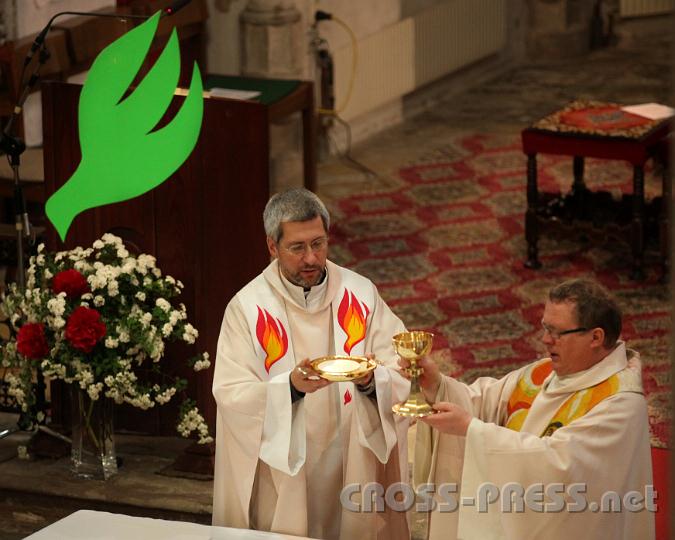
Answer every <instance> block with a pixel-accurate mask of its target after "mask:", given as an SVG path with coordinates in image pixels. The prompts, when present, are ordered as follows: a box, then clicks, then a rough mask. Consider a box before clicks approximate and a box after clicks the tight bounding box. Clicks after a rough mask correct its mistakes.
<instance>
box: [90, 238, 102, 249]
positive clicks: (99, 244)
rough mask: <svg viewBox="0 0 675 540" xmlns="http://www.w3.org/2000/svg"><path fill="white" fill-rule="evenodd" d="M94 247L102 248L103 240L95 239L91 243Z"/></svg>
mask: <svg viewBox="0 0 675 540" xmlns="http://www.w3.org/2000/svg"><path fill="white" fill-rule="evenodd" d="M92 245H93V246H94V248H95V249H103V246H104V245H105V244H104V243H103V242H101V241H100V240H95V241H94V243H93V244H92Z"/></svg>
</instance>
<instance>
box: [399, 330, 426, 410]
mask: <svg viewBox="0 0 675 540" xmlns="http://www.w3.org/2000/svg"><path fill="white" fill-rule="evenodd" d="M433 337H434V335H433V334H431V333H429V332H420V331H418V330H415V331H412V332H401V333H400V334H396V335H395V336H394V337H393V338H392V339H393V341H394V349H396V352H397V353H398V355H399V356H400V357H401V358H405V359H406V360H408V361H409V362H410V367H409V368H408V370H407V371H408V373H409V374H410V395H408V399H407V400H405V401H404V402H403V403H397V404H396V405H394V406H393V407H392V410H393V411H394V413H395V414H398V415H400V416H412V417H415V418H420V417H422V416H428V415H430V414H433V412H434V410H433V409H432V408H431V405H429V403H427V400H426V399H425V398H424V394H423V393H422V391H421V390H420V383H419V380H418V377H419V376H420V374H421V373H422V369H421V368H419V367H417V360H418V359H419V358H420V357H421V356H424V355H425V354H429V351H431V341H432V339H433Z"/></svg>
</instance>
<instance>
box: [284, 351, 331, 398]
mask: <svg viewBox="0 0 675 540" xmlns="http://www.w3.org/2000/svg"><path fill="white" fill-rule="evenodd" d="M290 378H291V384H292V385H293V387H294V388H295V389H296V390H297V391H298V392H302V393H303V394H311V393H312V392H316V391H317V390H320V389H321V388H323V387H324V386H328V385H329V384H330V383H331V381H327V380H326V379H322V378H321V377H319V374H318V373H317V372H316V371H314V370H313V369H312V365H311V362H310V361H309V358H305V359H304V360H303V361H302V362H300V363H299V364H298V365H297V366H295V368H293V370H292V371H291V377H290Z"/></svg>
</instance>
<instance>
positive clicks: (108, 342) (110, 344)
mask: <svg viewBox="0 0 675 540" xmlns="http://www.w3.org/2000/svg"><path fill="white" fill-rule="evenodd" d="M119 344H120V342H119V339H115V338H113V337H112V336H108V337H107V338H105V346H106V347H107V348H108V349H114V348H115V347H117V346H118V345H119Z"/></svg>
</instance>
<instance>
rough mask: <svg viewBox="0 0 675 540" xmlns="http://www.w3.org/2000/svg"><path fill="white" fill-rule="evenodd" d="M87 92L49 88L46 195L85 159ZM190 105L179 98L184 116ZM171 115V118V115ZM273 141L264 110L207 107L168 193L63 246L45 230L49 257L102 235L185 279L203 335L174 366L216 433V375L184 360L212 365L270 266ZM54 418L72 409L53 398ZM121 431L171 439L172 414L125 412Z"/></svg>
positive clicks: (161, 190) (83, 217)
mask: <svg viewBox="0 0 675 540" xmlns="http://www.w3.org/2000/svg"><path fill="white" fill-rule="evenodd" d="M79 91H80V87H79V86H76V85H69V84H63V83H58V82H53V83H48V84H45V85H44V89H43V108H44V110H43V122H44V141H45V143H44V146H45V185H46V193H47V196H49V194H51V193H53V192H54V191H55V190H56V189H57V188H58V187H59V186H60V185H62V184H63V183H64V182H65V181H66V180H67V179H68V178H69V177H70V175H71V174H72V172H73V171H74V170H75V168H76V166H77V163H78V162H79V159H80V151H79V139H78V133H77V115H76V111H77V102H78V98H79ZM182 99H183V98H176V104H174V105H173V107H174V108H175V107H177V106H179V105H180V103H181V102H182ZM168 114H171V111H169V113H168ZM268 154H269V141H268V120H267V110H266V107H265V106H264V105H260V104H257V103H252V102H244V101H233V100H224V99H206V100H205V102H204V120H203V125H202V131H201V134H200V138H199V140H198V143H197V146H196V147H195V150H194V151H193V153H192V154H191V155H190V157H189V158H188V160H187V161H186V162H185V163H184V164H183V165H182V167H181V168H180V169H179V170H178V171H177V172H176V173H175V174H174V175H173V176H172V177H171V178H170V179H169V180H167V181H166V182H165V183H164V184H162V185H160V186H159V187H157V188H156V189H155V190H153V191H150V192H149V193H146V194H145V195H142V196H140V197H137V198H135V199H132V200H130V201H125V202H123V203H117V204H113V205H108V206H105V207H100V208H96V209H92V210H88V211H86V212H83V213H82V214H80V215H79V216H78V217H77V218H76V219H75V221H74V222H73V225H72V226H71V228H70V231H69V232H68V236H67V238H66V242H65V244H62V243H61V242H60V240H59V239H58V236H57V234H56V231H55V230H54V229H53V228H52V227H51V226H48V230H47V237H48V243H49V247H50V249H64V248H72V247H75V246H77V245H83V246H86V245H90V244H91V243H92V242H93V241H94V240H95V239H96V238H99V237H100V236H101V235H102V234H103V233H105V232H113V233H115V234H118V235H119V236H121V237H122V238H124V239H125V241H128V242H130V243H131V244H132V246H133V247H132V249H134V248H135V249H138V250H139V251H142V252H146V253H150V254H152V255H154V256H155V257H157V261H158V265H159V267H160V268H161V269H162V271H163V272H165V273H166V274H170V275H172V276H174V277H175V278H176V279H180V280H181V281H182V282H183V283H184V284H185V290H184V293H183V295H182V296H181V298H180V301H182V302H184V303H185V305H186V307H187V309H188V315H189V320H190V321H191V322H192V323H193V324H194V325H195V327H196V328H197V329H198V330H199V332H200V337H199V340H198V342H197V346H198V347H197V348H189V347H187V346H185V345H177V346H172V347H170V348H169V349H168V352H167V359H166V360H168V365H169V366H171V368H172V369H175V370H176V371H177V372H178V373H180V374H181V375H182V376H184V377H185V378H187V379H188V382H189V388H190V390H191V394H192V395H193V396H196V397H197V401H198V403H199V405H200V407H201V409H202V410H203V412H204V413H205V415H206V417H207V420H208V421H209V423H210V425H211V426H214V424H215V412H216V409H215V403H214V402H213V398H212V396H211V380H212V370H211V371H210V372H208V373H205V372H200V373H195V372H193V371H191V370H189V369H188V368H186V367H183V366H184V364H185V362H184V360H185V358H186V357H187V356H191V355H192V354H195V353H196V352H197V351H202V350H206V351H208V352H209V354H210V355H211V357H212V359H214V358H215V352H216V343H217V339H218V332H219V330H220V323H221V320H222V315H223V311H224V309H225V306H226V304H227V302H228V301H229V300H230V298H231V297H232V296H233V295H234V294H235V293H236V291H237V290H239V289H240V288H241V287H242V286H243V285H245V284H246V283H247V282H248V281H249V280H250V279H252V278H253V277H254V276H255V275H256V274H258V273H259V272H260V270H261V268H263V267H264V266H265V265H266V263H267V261H268V259H267V251H266V248H265V242H264V231H263V226H262V210H263V208H264V205H265V203H266V201H267V199H268V197H269V164H268ZM55 393H56V394H57V395H55V396H54V397H55V399H54V407H55V417H56V418H60V417H61V418H62V416H59V415H60V414H61V415H62V414H63V413H64V407H65V403H62V402H61V401H59V396H58V391H57V392H55ZM117 420H118V426H120V427H125V428H127V429H133V430H134V431H141V432H150V433H152V434H172V433H173V432H174V429H175V410H173V409H172V408H168V409H167V408H166V407H159V408H157V409H155V410H151V411H145V412H142V411H136V410H131V409H130V408H129V410H125V411H124V412H123V413H120V414H119V415H118V419H117Z"/></svg>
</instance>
